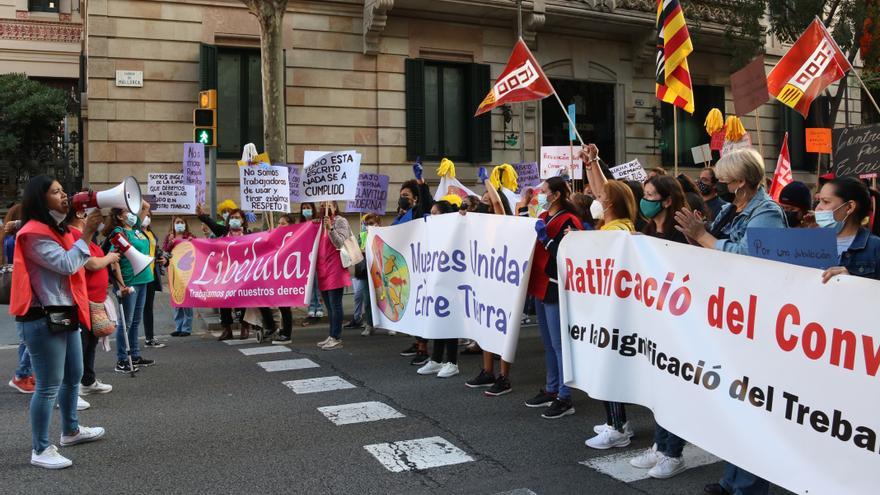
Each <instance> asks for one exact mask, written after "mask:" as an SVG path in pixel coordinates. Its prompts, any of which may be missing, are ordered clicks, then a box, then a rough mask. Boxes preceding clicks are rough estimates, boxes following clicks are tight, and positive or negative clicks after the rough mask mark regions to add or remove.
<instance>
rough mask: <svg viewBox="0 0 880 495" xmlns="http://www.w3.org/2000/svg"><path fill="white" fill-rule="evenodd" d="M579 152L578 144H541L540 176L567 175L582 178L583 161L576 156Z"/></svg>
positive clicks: (545, 177)
mask: <svg viewBox="0 0 880 495" xmlns="http://www.w3.org/2000/svg"><path fill="white" fill-rule="evenodd" d="M580 152H581V147H580V146H541V178H542V179H549V178H550V177H559V176H562V175H567V176H568V177H569V178H570V179H582V178H583V174H582V173H581V169H583V162H582V161H581V159H580V158H577V156H578V154H579V153H580ZM572 154H574V156H575V159H574V160H573V161H572Z"/></svg>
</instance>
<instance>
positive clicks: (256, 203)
mask: <svg viewBox="0 0 880 495" xmlns="http://www.w3.org/2000/svg"><path fill="white" fill-rule="evenodd" d="M287 175H288V170H287V167H286V166H284V165H266V164H265V163H261V164H260V165H251V166H247V167H238V176H239V180H240V181H241V209H242V210H245V211H279V212H281V213H290V186H289V183H288V182H287Z"/></svg>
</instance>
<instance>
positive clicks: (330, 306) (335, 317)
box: [321, 287, 344, 339]
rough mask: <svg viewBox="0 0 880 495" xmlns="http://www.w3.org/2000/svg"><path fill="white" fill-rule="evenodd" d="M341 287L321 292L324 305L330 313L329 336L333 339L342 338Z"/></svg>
mask: <svg viewBox="0 0 880 495" xmlns="http://www.w3.org/2000/svg"><path fill="white" fill-rule="evenodd" d="M343 290H344V289H343V288H342V287H340V288H338V289H332V290H325V291H321V295H322V296H323V297H324V305H325V306H327V312H328V313H330V336H331V337H333V338H334V339H338V338H339V337H342V317H343V315H342V291H343Z"/></svg>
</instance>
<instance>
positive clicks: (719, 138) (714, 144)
mask: <svg viewBox="0 0 880 495" xmlns="http://www.w3.org/2000/svg"><path fill="white" fill-rule="evenodd" d="M725 134H727V127H722V128H721V130H720V131H718V132H716V133H715V134H712V139H711V141H709V149H711V150H712V151H721V149H722V148H724V135H725Z"/></svg>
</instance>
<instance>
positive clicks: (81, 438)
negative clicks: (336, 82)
mask: <svg viewBox="0 0 880 495" xmlns="http://www.w3.org/2000/svg"><path fill="white" fill-rule="evenodd" d="M103 437H104V428H101V427H99V426H95V427H93V428H89V427H88V426H80V427H79V431H77V432H76V435H61V446H62V447H67V446H70V445H76V444H78V443H86V442H94V441H95V440H100V439H101V438H103Z"/></svg>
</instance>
